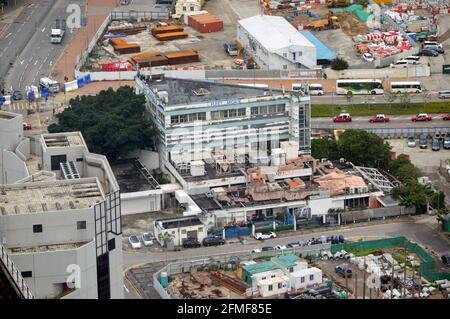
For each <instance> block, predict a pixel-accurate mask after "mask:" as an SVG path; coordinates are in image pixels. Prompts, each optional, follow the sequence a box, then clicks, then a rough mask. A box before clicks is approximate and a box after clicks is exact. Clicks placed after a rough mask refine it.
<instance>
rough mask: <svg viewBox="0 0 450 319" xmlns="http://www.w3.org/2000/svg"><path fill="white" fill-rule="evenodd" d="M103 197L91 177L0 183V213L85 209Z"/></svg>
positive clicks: (95, 181) (96, 183)
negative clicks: (2, 184)
mask: <svg viewBox="0 0 450 319" xmlns="http://www.w3.org/2000/svg"><path fill="white" fill-rule="evenodd" d="M103 200H104V196H103V192H102V190H101V188H100V186H99V184H98V182H97V179H95V178H83V179H74V180H57V181H49V182H42V183H33V182H30V183H23V184H14V185H8V186H0V215H16V214H28V213H39V212H46V211H60V210H70V209H82V208H89V207H91V206H93V205H95V204H97V203H99V202H101V201H103Z"/></svg>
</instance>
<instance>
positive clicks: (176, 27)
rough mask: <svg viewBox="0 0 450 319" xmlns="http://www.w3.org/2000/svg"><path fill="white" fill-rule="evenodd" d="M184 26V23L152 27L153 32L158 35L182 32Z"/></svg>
mask: <svg viewBox="0 0 450 319" xmlns="http://www.w3.org/2000/svg"><path fill="white" fill-rule="evenodd" d="M182 31H184V27H183V26H182V25H167V26H162V27H157V28H153V29H152V31H151V32H152V34H153V35H157V34H161V33H172V32H182Z"/></svg>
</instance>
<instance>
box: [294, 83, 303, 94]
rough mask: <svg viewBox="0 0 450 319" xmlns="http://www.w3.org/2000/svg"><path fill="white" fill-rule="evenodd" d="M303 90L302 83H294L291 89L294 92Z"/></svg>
mask: <svg viewBox="0 0 450 319" xmlns="http://www.w3.org/2000/svg"><path fill="white" fill-rule="evenodd" d="M301 90H302V84H301V83H292V87H291V91H292V92H300V91H301Z"/></svg>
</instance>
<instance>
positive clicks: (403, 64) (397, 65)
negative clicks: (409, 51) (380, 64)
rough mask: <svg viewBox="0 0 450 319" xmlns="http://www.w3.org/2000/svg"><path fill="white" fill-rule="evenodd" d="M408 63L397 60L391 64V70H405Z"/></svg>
mask: <svg viewBox="0 0 450 319" xmlns="http://www.w3.org/2000/svg"><path fill="white" fill-rule="evenodd" d="M408 64H409V63H408V61H407V60H398V61H396V62H394V63H391V68H406V67H408Z"/></svg>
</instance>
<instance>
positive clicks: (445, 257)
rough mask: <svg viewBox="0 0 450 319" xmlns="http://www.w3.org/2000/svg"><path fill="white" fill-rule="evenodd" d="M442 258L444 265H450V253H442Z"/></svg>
mask: <svg viewBox="0 0 450 319" xmlns="http://www.w3.org/2000/svg"><path fill="white" fill-rule="evenodd" d="M441 260H442V263H443V264H444V265H447V266H449V265H450V255H442V256H441Z"/></svg>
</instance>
